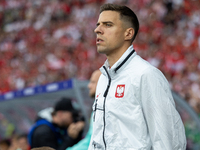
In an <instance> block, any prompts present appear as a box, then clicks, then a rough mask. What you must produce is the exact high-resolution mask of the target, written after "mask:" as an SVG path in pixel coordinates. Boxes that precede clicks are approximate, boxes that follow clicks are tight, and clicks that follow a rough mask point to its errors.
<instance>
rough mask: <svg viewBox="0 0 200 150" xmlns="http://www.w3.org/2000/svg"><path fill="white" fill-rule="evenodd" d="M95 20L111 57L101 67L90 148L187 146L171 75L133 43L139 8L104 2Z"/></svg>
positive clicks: (170, 149)
mask: <svg viewBox="0 0 200 150" xmlns="http://www.w3.org/2000/svg"><path fill="white" fill-rule="evenodd" d="M96 25H97V27H96V29H95V30H94V31H95V33H96V36H97V38H96V45H97V51H98V52H99V53H101V54H105V55H106V57H107V60H106V62H105V63H104V65H103V66H102V67H101V68H100V71H101V72H102V75H101V76H100V78H99V81H98V84H97V90H96V99H95V102H94V105H93V133H92V138H91V141H90V146H89V150H94V149H95V150H97V149H98V150H111V149H119V150H122V149H134V150H139V149H145V150H151V149H154V150H185V149H186V138H185V129H184V126H183V122H182V120H181V118H180V115H179V113H178V112H177V110H176V107H175V103H174V100H173V97H172V94H171V90H170V87H169V83H168V81H167V80H166V78H165V76H164V75H163V74H162V72H161V71H160V70H158V69H157V68H155V67H154V66H152V65H151V64H150V63H148V62H147V61H145V60H144V59H142V58H141V57H140V56H139V55H137V53H136V52H135V50H134V48H133V45H132V42H133V41H134V39H135V37H136V35H137V32H138V30H139V22H138V19H137V16H136V15H135V13H134V12H133V11H132V10H131V9H130V8H128V7H126V6H120V5H115V4H104V5H102V6H101V8H100V15H99V19H98V22H97V24H96Z"/></svg>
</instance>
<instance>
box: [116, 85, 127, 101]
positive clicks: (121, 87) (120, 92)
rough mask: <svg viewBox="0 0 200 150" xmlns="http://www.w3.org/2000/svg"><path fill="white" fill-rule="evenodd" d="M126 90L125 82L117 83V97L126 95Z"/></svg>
mask: <svg viewBox="0 0 200 150" xmlns="http://www.w3.org/2000/svg"><path fill="white" fill-rule="evenodd" d="M124 91H125V84H121V85H117V88H116V92H115V97H116V98H122V97H124Z"/></svg>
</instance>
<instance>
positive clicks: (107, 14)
mask: <svg viewBox="0 0 200 150" xmlns="http://www.w3.org/2000/svg"><path fill="white" fill-rule="evenodd" d="M106 21H111V22H119V21H120V14H119V13H118V12H116V11H110V10H106V11H103V12H102V13H101V14H100V15H99V19H98V22H99V23H100V22H106Z"/></svg>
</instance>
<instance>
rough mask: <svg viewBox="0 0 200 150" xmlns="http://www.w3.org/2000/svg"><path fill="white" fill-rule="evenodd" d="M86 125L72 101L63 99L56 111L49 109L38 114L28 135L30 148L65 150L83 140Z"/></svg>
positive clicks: (55, 108)
mask: <svg viewBox="0 0 200 150" xmlns="http://www.w3.org/2000/svg"><path fill="white" fill-rule="evenodd" d="M84 125H85V123H84V118H83V117H82V116H80V115H79V112H78V111H77V110H76V109H74V108H73V105H72V102H71V99H69V98H61V99H60V100H59V101H58V102H57V103H56V104H55V107H54V109H52V108H47V109H44V110H42V111H40V112H39V113H38V119H37V121H36V123H35V124H34V125H33V127H32V128H31V130H30V132H29V135H28V139H29V144H30V147H31V148H37V147H42V146H49V147H51V148H55V149H56V150H65V149H66V148H67V147H70V146H73V145H74V144H76V143H77V142H78V141H80V140H81V139H82V133H83V128H84Z"/></svg>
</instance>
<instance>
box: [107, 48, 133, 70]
mask: <svg viewBox="0 0 200 150" xmlns="http://www.w3.org/2000/svg"><path fill="white" fill-rule="evenodd" d="M129 47H130V45H125V46H124V47H122V48H121V49H120V50H114V53H110V54H108V55H106V57H107V59H108V63H109V66H110V67H112V66H113V65H114V64H115V63H116V62H117V61H118V60H119V59H120V58H121V56H122V55H123V54H124V53H125V51H126V50H127V49H128V48H129Z"/></svg>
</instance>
